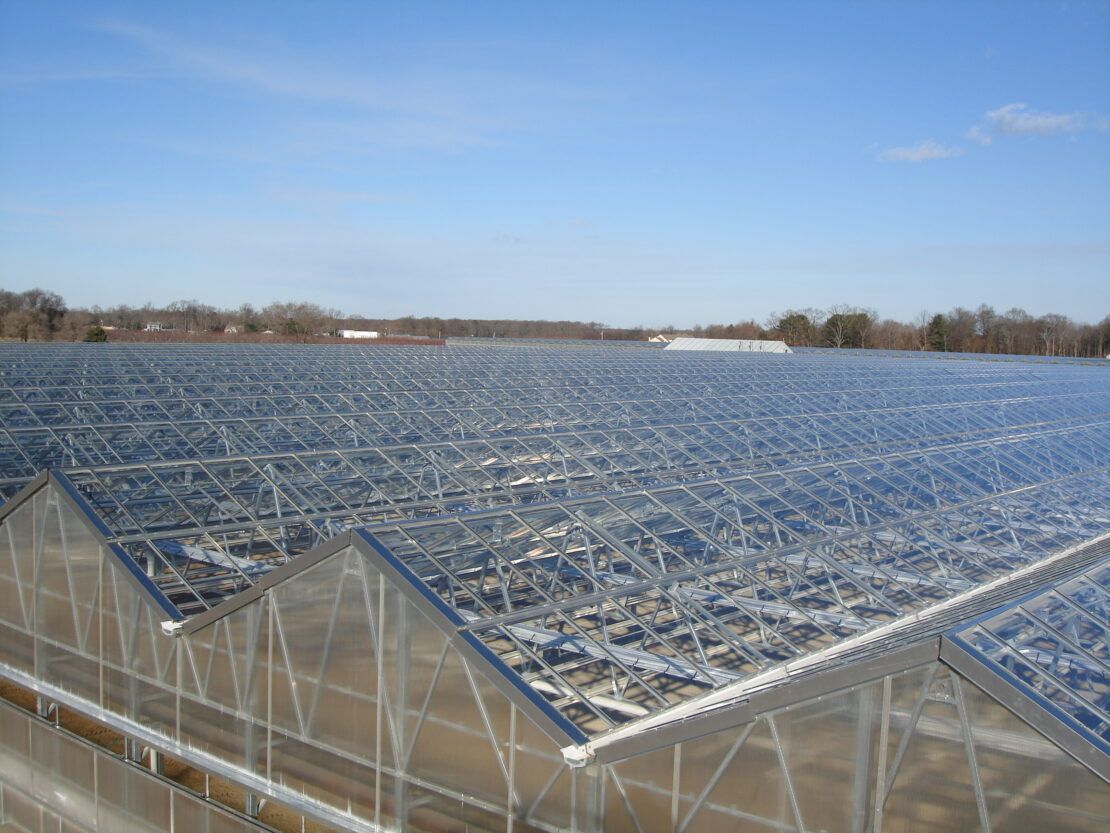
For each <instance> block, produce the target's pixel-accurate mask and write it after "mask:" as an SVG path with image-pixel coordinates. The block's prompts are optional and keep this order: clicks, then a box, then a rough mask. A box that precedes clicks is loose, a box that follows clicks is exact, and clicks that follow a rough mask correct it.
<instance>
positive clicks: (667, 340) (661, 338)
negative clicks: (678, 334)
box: [648, 333, 674, 344]
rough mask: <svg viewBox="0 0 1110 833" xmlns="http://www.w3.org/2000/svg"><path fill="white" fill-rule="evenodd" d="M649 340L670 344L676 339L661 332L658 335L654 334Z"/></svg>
mask: <svg viewBox="0 0 1110 833" xmlns="http://www.w3.org/2000/svg"><path fill="white" fill-rule="evenodd" d="M648 341H650V342H653V343H655V344H670V343H671V342H672V341H674V339H673V338H672V337H671V336H665V335H663V334H662V333H660V334H659V335H657V336H652V337H651V338H649V339H648Z"/></svg>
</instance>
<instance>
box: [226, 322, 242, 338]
mask: <svg viewBox="0 0 1110 833" xmlns="http://www.w3.org/2000/svg"><path fill="white" fill-rule="evenodd" d="M224 334H225V335H229V336H237V335H239V328H238V327H236V326H235V325H234V324H228V325H227V326H226V327H224Z"/></svg>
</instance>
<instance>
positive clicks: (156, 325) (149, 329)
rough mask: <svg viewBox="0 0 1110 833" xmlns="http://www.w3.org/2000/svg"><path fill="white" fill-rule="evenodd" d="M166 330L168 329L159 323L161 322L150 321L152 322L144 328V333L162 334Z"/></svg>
mask: <svg viewBox="0 0 1110 833" xmlns="http://www.w3.org/2000/svg"><path fill="white" fill-rule="evenodd" d="M165 329H167V328H166V327H163V326H162V324H161V322H159V321H150V322H148V323H147V325H146V326H145V327H143V332H145V333H160V332H162V330H165Z"/></svg>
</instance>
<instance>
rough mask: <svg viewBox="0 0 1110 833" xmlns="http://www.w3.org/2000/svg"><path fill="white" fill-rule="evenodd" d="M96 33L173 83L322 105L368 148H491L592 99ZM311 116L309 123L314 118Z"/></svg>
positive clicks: (491, 79)
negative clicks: (176, 79) (141, 57)
mask: <svg viewBox="0 0 1110 833" xmlns="http://www.w3.org/2000/svg"><path fill="white" fill-rule="evenodd" d="M96 28H97V29H98V30H99V31H101V32H104V33H106V34H109V35H111V36H113V37H116V38H119V39H121V40H123V41H125V42H127V43H129V44H130V45H132V46H133V47H136V48H138V49H140V50H142V51H143V52H145V53H147V54H148V55H149V56H151V57H152V58H153V59H155V61H156V62H157V65H158V67H159V68H160V69H165V70H169V71H172V72H174V73H175V74H177V75H184V76H187V77H193V78H197V79H200V80H203V81H205V82H208V83H212V84H218V85H221V86H225V87H229V88H236V87H237V88H241V89H243V90H244V91H246V92H248V93H250V94H263V95H270V96H275V97H280V98H284V99H288V100H289V101H290V102H291V103H293V104H297V103H301V104H306V105H330V106H331V108H332V110H331V114H332V116H333V117H334V118H333V122H332V127H333V128H337V129H340V130H346V131H348V132H351V133H352V134H355V135H356V136H363V135H366V134H369V135H371V136H372V137H373V139H372V141H373V143H375V144H398V145H406V146H410V147H411V146H413V145H414V144H415V145H416V146H420V147H425V148H434V149H450V148H457V147H471V146H482V145H487V144H494V143H497V142H498V141H500V140H501V139H502V138H503V137H504V136H505V135H506V134H508V133H511V132H514V131H519V130H528V129H531V128H533V127H535V126H536V125H538V124H540V123H542V122H546V121H548V120H550V119H552V118H558V117H559V116H560V115H561V114H562V115H565V114H568V113H572V112H576V111H577V110H579V109H580V108H581V106H583V105H586V104H589V103H590V102H594V101H596V100H597V99H598V98H599V95H598V94H597V93H596V92H594V91H585V90H581V89H577V88H572V87H568V86H566V85H563V84H557V83H551V82H547V81H545V80H543V79H536V78H527V77H521V76H519V75H506V74H504V73H499V72H485V71H481V70H476V69H473V68H469V67H461V66H451V67H449V68H441V69H439V70H436V69H426V70H422V71H421V72H415V73H414V72H411V71H407V72H390V71H387V70H378V71H375V72H374V73H370V74H368V73H366V72H364V71H360V70H359V69H358V68H353V67H349V68H346V69H345V70H344V71H337V70H336V69H334V68H325V67H322V66H316V65H313V64H311V63H305V62H304V61H303V60H301V59H299V58H297V57H295V56H291V55H286V54H279V53H278V52H275V53H274V54H260V53H257V52H254V51H252V50H249V49H239V48H234V47H230V46H223V47H220V46H209V45H207V44H200V43H197V42H194V41H191V40H189V39H187V38H183V37H181V36H179V35H178V34H176V33H173V32H169V31H165V30H161V29H156V28H153V27H150V26H145V25H142V24H139V23H134V22H130V21H121V20H111V21H102V22H100V23H98V24H96ZM279 51H280V50H279ZM313 113H314V115H315V116H316V117H317V118H318V117H319V111H318V110H315V111H313ZM325 118H326V117H325ZM414 137H416V141H414ZM359 144H363V142H361V141H359Z"/></svg>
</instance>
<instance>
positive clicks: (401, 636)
mask: <svg viewBox="0 0 1110 833" xmlns="http://www.w3.org/2000/svg"><path fill="white" fill-rule="evenodd" d="M393 596H394V598H395V599H396V614H395V615H394V617H393V628H394V638H395V639H396V640H397V654H396V666H397V667H396V668H394V669H393V671H394V674H395V675H396V679H397V690H396V691H394V692H392V694H393V698H394V712H395V715H396V716H395V718H394V721H393V723H394V727H395V730H396V731H395V737H396V739H397V748H396V749H395V750H394V752H393V758H394V763H395V765H396V769H397V774H396V777H395V778H394V780H393V815H394V818H395V820H396V825H397V829H398V830H404V829H405V828H406V826H407V825H408V816H409V808H408V793H409V791H408V780H407V773H406V770H407V769H408V762H409V761H408V758H409V756H408V747H409V738H408V734H409V733H408V719H407V713H408V709H409V702H408V700H409V690H408V689H409V673H408V672H409V663H411V662H412V634H411V633H410V627H409V616H408V602H407V600H406V599H405V597H404V595H403V594H401V593H394V594H393Z"/></svg>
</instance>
